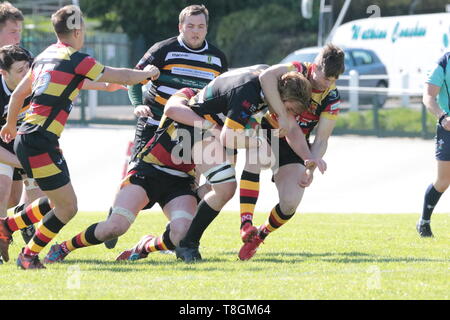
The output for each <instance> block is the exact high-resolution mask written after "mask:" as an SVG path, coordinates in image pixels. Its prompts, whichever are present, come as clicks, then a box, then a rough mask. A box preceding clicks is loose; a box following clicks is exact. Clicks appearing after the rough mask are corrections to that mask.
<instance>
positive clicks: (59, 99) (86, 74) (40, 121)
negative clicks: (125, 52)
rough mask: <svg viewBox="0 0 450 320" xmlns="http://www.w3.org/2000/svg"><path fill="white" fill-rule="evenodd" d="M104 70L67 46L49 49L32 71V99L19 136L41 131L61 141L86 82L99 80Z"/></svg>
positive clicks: (83, 54)
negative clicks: (77, 98) (74, 102)
mask: <svg viewBox="0 0 450 320" xmlns="http://www.w3.org/2000/svg"><path fill="white" fill-rule="evenodd" d="M104 69H105V67H104V66H103V65H102V64H100V63H98V62H97V61H96V60H95V59H94V58H92V57H90V56H89V55H87V54H85V53H81V52H79V51H77V50H75V49H74V48H72V47H70V46H69V45H67V44H65V43H62V42H58V43H56V44H53V45H51V46H50V47H48V48H47V49H45V50H44V51H43V52H42V53H41V54H40V55H39V56H38V57H36V59H35V60H34V62H33V65H32V67H31V70H30V75H29V76H30V77H31V79H32V82H33V92H32V99H31V103H30V110H29V112H28V113H27V115H26V117H25V119H24V122H23V124H22V126H21V127H20V129H19V134H26V133H31V132H35V131H39V132H41V133H43V134H44V135H45V136H47V137H49V138H51V139H55V138H56V139H57V138H59V137H60V136H61V133H62V131H63V130H64V126H65V124H66V122H67V119H68V117H69V114H70V111H71V110H72V103H73V101H74V99H75V98H76V97H77V96H78V93H79V91H80V90H81V88H82V86H83V81H84V80H85V79H90V80H93V81H96V80H98V79H99V78H100V77H101V76H102V74H103V72H104Z"/></svg>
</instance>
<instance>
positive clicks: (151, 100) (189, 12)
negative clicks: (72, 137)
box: [105, 5, 228, 249]
mask: <svg viewBox="0 0 450 320" xmlns="http://www.w3.org/2000/svg"><path fill="white" fill-rule="evenodd" d="M208 23H209V13H208V10H207V8H205V6H203V5H190V6H188V7H186V8H184V9H183V10H182V11H181V12H180V14H179V23H178V30H179V35H178V36H175V37H171V38H169V39H166V40H163V41H160V42H157V43H155V44H154V45H153V46H152V47H150V49H149V50H148V51H147V52H146V53H145V55H144V56H143V57H142V59H141V60H140V61H139V62H138V64H137V65H136V67H135V68H136V69H138V70H143V69H144V68H145V67H146V66H148V65H154V66H156V67H158V69H159V70H160V71H161V76H160V77H159V78H158V79H157V80H156V81H152V82H151V83H149V84H148V85H147V86H146V90H145V93H144V94H143V92H142V87H143V85H142V84H136V85H134V86H131V87H130V88H129V91H128V95H129V97H130V101H131V103H132V104H133V106H134V113H135V115H136V116H137V117H138V120H137V126H136V133H135V138H134V145H133V149H132V154H131V158H130V160H131V162H133V161H134V160H136V156H137V154H138V153H139V152H140V151H141V150H142V148H143V147H144V146H145V145H146V144H147V142H148V141H149V140H150V139H151V138H152V137H153V135H154V133H155V131H156V130H157V128H158V125H159V122H160V120H161V116H162V114H163V111H164V105H165V104H166V102H167V99H169V98H170V96H171V95H172V94H173V93H175V92H176V91H177V90H178V89H181V88H184V87H189V88H199V89H201V88H203V87H204V86H206V84H208V83H209V82H210V81H211V80H213V79H214V78H216V77H217V76H218V75H220V74H222V73H223V72H225V71H227V70H228V62H227V59H226V57H225V54H224V53H223V52H222V51H221V50H219V49H218V48H217V47H215V46H214V45H212V44H211V43H209V42H208V41H207V40H206V39H205V37H206V34H207V31H208ZM116 243H117V239H112V240H110V241H107V242H105V245H106V247H107V248H109V249H112V248H114V247H115V246H116Z"/></svg>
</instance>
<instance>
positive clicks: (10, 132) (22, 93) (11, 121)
mask: <svg viewBox="0 0 450 320" xmlns="http://www.w3.org/2000/svg"><path fill="white" fill-rule="evenodd" d="M32 84H33V82H32V79H31V72H29V73H28V74H27V75H26V76H25V77H24V78H23V79H22V81H20V83H19V85H18V86H17V87H16V89H15V90H14V92H13V93H12V95H11V99H10V101H9V109H8V117H7V119H6V124H5V126H4V127H3V128H2V130H1V132H0V137H1V139H2V140H3V141H4V142H6V143H9V142H11V141H12V140H14V138H15V137H16V135H17V118H18V116H19V113H20V110H21V109H22V107H23V105H24V102H25V99H26V98H27V97H29V96H30V95H31V92H32Z"/></svg>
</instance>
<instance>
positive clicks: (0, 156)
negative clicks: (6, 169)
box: [0, 147, 22, 168]
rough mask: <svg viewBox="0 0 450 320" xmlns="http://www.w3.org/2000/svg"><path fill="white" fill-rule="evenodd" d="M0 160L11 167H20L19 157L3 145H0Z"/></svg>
mask: <svg viewBox="0 0 450 320" xmlns="http://www.w3.org/2000/svg"><path fill="white" fill-rule="evenodd" d="M0 162H1V163H4V164H6V165H8V166H11V167H15V168H22V165H21V164H20V162H19V159H17V157H16V156H15V155H14V154H12V153H11V152H9V151H8V150H6V149H5V148H3V147H0Z"/></svg>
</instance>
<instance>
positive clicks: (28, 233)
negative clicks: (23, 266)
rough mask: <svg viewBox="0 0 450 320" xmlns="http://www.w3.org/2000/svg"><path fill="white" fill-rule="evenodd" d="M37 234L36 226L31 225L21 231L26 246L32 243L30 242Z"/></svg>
mask: <svg viewBox="0 0 450 320" xmlns="http://www.w3.org/2000/svg"><path fill="white" fill-rule="evenodd" d="M35 232H36V229H35V228H34V225H30V226H28V227H26V228H25V229H21V230H20V233H22V238H23V241H24V242H25V244H28V242H30V240H31V239H32V238H33V237H34V233H35Z"/></svg>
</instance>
